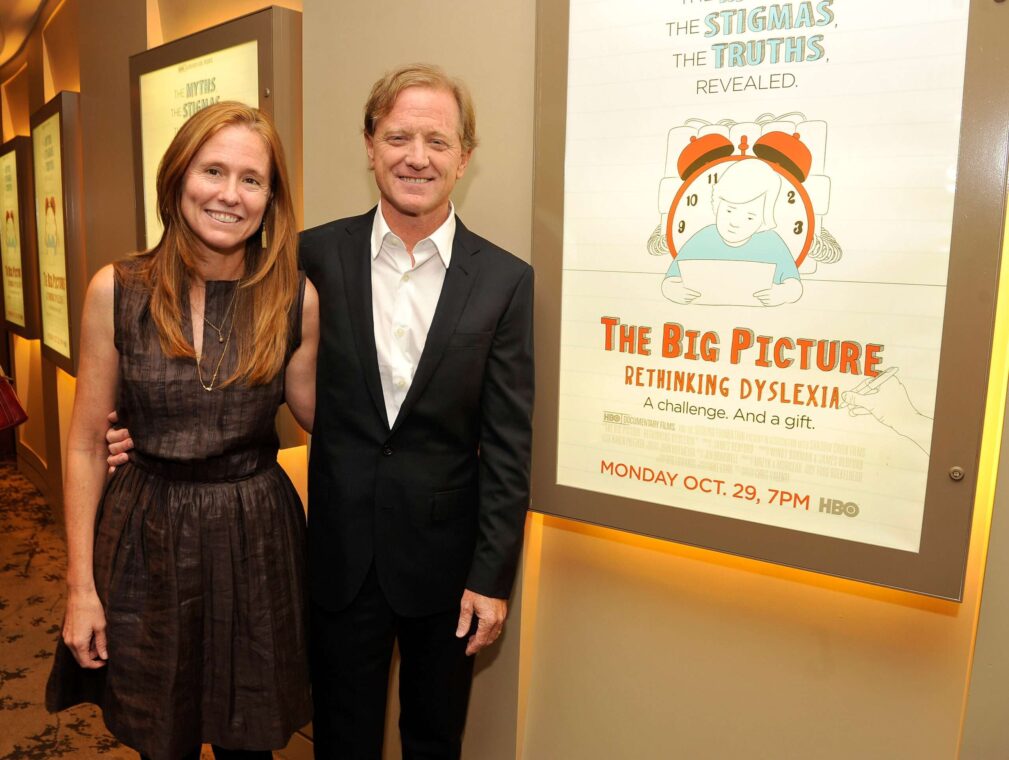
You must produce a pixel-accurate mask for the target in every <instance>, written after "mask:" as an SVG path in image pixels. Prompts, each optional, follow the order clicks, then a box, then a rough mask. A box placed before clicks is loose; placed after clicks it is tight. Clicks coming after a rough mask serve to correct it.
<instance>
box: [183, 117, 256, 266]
mask: <svg viewBox="0 0 1009 760" xmlns="http://www.w3.org/2000/svg"><path fill="white" fill-rule="evenodd" d="M271 173H272V166H271V164H270V154H269V151H268V149H267V145H266V141H265V140H263V138H262V137H260V136H259V135H258V134H256V133H255V132H253V131H252V130H251V129H249V128H247V127H244V126H234V125H232V126H227V127H224V128H223V129H221V130H220V131H219V132H217V133H216V134H215V135H214V136H213V137H211V138H210V139H209V140H207V141H206V142H205V143H204V144H203V146H202V147H201V148H200V149H199V151H197V153H196V155H195V156H193V160H192V161H191V162H190V164H189V168H188V169H187V170H186V179H185V183H184V184H183V186H182V198H181V203H180V204H179V205H180V208H181V211H182V217H183V218H184V219H185V220H186V223H187V224H188V225H189V228H190V229H191V230H192V231H193V233H194V234H195V235H196V237H197V238H198V239H199V241H200V243H201V244H202V246H203V248H204V250H203V251H202V252H203V253H218V254H225V255H227V254H232V253H235V252H237V251H244V250H245V241H246V240H248V238H249V237H251V236H252V235H253V234H255V232H256V231H257V230H258V229H259V225H260V222H261V221H262V219H263V213H264V212H265V211H266V205H267V203H269V201H270V176H271Z"/></svg>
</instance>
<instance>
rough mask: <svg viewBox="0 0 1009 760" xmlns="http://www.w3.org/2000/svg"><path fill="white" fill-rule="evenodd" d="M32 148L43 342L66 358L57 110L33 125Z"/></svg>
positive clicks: (67, 333) (67, 326)
mask: <svg viewBox="0 0 1009 760" xmlns="http://www.w3.org/2000/svg"><path fill="white" fill-rule="evenodd" d="M32 151H33V153H34V163H35V227H36V229H37V231H38V257H39V293H40V297H41V309H40V311H41V312H42V342H43V343H44V344H45V345H46V346H48V347H49V348H51V349H52V350H53V351H55V352H56V353H58V354H60V355H62V356H65V357H66V358H68V359H69V358H70V310H69V305H68V301H67V253H66V226H65V224H64V219H63V160H62V156H61V151H60V115H59V113H55V114H53V115H52V116H50V117H49V118H48V119H46V120H45V121H44V122H42V123H41V124H38V125H37V126H35V127H34V128H33V129H32Z"/></svg>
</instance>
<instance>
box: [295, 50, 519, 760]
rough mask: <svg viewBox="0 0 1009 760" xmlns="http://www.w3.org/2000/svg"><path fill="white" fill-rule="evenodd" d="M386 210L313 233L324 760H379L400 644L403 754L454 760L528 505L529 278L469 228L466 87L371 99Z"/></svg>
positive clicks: (316, 615) (382, 91) (318, 707)
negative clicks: (458, 201)
mask: <svg viewBox="0 0 1009 760" xmlns="http://www.w3.org/2000/svg"><path fill="white" fill-rule="evenodd" d="M364 133H365V134H364V138H365V147H366V149H367V153H368V159H369V162H370V165H371V168H372V170H373V171H374V174H375V182H376V184H377V185H378V189H379V192H380V196H381V200H380V203H379V205H378V207H377V208H376V209H372V210H371V211H369V212H368V213H367V214H365V215H363V216H359V217H354V218H349V219H342V220H339V221H336V222H331V223H329V224H325V225H322V226H321V227H316V228H314V229H311V230H308V231H306V232H305V233H304V234H303V236H302V243H301V246H302V249H301V250H302V260H303V262H304V266H305V269H306V272H307V273H308V275H309V277H310V278H311V279H312V281H313V283H315V285H316V287H317V288H318V290H319V295H320V304H321V306H320V309H321V341H320V352H319V368H318V375H317V377H318V383H317V404H316V417H315V425H314V438H313V442H312V455H311V462H310V466H309V582H310V588H311V596H312V609H311V619H312V641H313V644H312V676H313V690H314V699H315V722H314V729H315V730H314V735H315V745H316V757H319V758H379V757H380V756H381V746H382V736H383V727H384V716H385V704H386V690H387V684H388V672H389V662H390V658H391V655H392V648H393V642H394V640H396V641H398V643H399V650H400V657H401V669H400V704H401V718H400V731H401V736H402V741H403V753H404V757H405V758H407V760H409V759H410V758H454V757H458V756H459V753H460V746H461V737H462V729H463V724H464V721H465V715H466V705H467V701H468V697H469V687H470V681H471V678H472V670H473V659H472V655H473V654H475V653H476V652H478V651H479V650H480V649H482V648H484V647H486V646H487V645H489V644H490V643H492V642H493V641H494V640H495V639H496V638H497V637H498V636H499V635H500V633H501V627H502V625H503V623H504V619H505V615H506V610H507V605H506V601H505V600H506V598H507V597H508V595H509V594H510V592H511V586H512V582H513V579H514V575H515V569H516V565H517V561H518V555H519V549H520V545H521V541H522V532H523V525H524V520H525V511H526V507H527V503H528V496H529V455H530V437H531V427H530V416H531V410H532V395H533V364H532V284H533V277H532V269H531V268H530V267H529V266H528V265H527V264H525V263H523V262H522V261H520V260H519V259H517V258H515V257H513V256H511V255H510V254H508V253H506V252H505V251H503V250H501V249H500V248H498V247H496V246H494V245H493V244H491V243H489V242H487V241H486V240H483V239H482V238H480V237H478V236H476V235H474V234H473V233H472V232H470V231H469V230H468V229H466V228H465V227H464V226H463V224H462V222H461V221H459V219H458V218H457V217H456V216H455V214H454V209H453V206H452V202H451V199H450V198H451V193H452V189H453V187H454V186H455V183H456V181H457V180H458V179H459V178H461V177H462V176H463V173H464V172H465V171H466V167H467V166H468V164H469V161H470V158H471V156H472V153H473V149H474V148H475V147H476V125H475V116H474V112H473V106H472V103H471V101H470V98H469V95H468V93H467V92H466V90H465V89H464V87H463V86H462V85H461V84H460V83H458V82H456V81H453V80H451V79H449V78H448V77H447V76H446V75H445V73H444V72H443V71H441V70H440V69H438V68H435V67H432V66H423V65H417V66H409V67H404V68H401V69H399V70H397V71H394V72H391V73H390V74H388V75H386V76H384V77H383V78H382V79H380V80H379V81H378V82H376V83H375V86H374V87H373V88H372V92H371V96H370V97H369V99H368V103H367V105H366V113H365V126H364Z"/></svg>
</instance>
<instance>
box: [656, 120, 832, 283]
mask: <svg viewBox="0 0 1009 760" xmlns="http://www.w3.org/2000/svg"><path fill="white" fill-rule="evenodd" d="M748 150H749V145H748V144H747V139H746V136H745V135H744V136H743V138H742V141H741V142H740V145H739V151H740V152H739V153H738V154H737V153H736V152H735V146H734V145H733V144H732V142H731V141H730V140H729V139H728V138H727V137H724V136H722V135H719V134H708V135H703V136H701V137H691V138H690V144H689V145H687V147H685V148H684V149H683V151H682V152H681V153H680V156H679V158H678V159H677V162H676V169H677V172H678V174H679V175H680V178H681V179H682V180H683V184H682V185H680V188H679V190H678V191H677V193H676V195H675V196H674V197H673V202H672V203H671V204H670V207H669V214H668V216H667V218H666V243H667V245H668V246H669V251H670V253H672V255H673V258H674V259H675V258H676V255H677V252H678V251H680V250H682V249H683V246H684V244H686V242H687V241H688V240H690V238H691V237H693V236H694V234H695V233H696V232H698V231H699V230H701V229H703V228H704V227H707V226H709V225H713V224H715V209H714V206H713V204H712V197H713V196H714V194H715V193H716V191H718V184H719V182H720V181H723V180H724V181H725V185H723V187H722V189H721V190H722V192H721V193H720V197H722V198H726V199H729V196H730V192H731V190H730V187H729V186H730V185H734V184H736V183H731V182H729V177H730V176H732V174H733V172H734V171H735V170H733V168H732V167H733V166H734V165H735V164H738V163H740V162H744V161H763V162H764V163H765V164H767V165H768V166H769V167H770V168H771V169H772V170H773V171H774V172H775V173H777V175H778V176H779V177H780V179H781V182H780V188H778V193H777V199H776V200H775V201H774V204H773V219H774V226H773V227H769V229H773V230H775V231H776V232H777V233H778V235H779V236H780V237H781V239H782V240H783V241H784V243H785V245H786V246H787V247H788V249H789V251H790V252H791V254H792V257H793V258H794V259H795V265H796V266H799V265H800V264H801V263H802V260H803V259H804V258H805V257H806V254H807V253H808V252H809V248H810V246H811V245H812V242H813V232H814V227H815V224H816V219H815V217H814V215H813V204H812V203H811V202H810V199H809V195H808V194H807V193H806V189H805V188H804V187H803V185H802V183H803V182H804V181H805V179H806V177H807V176H808V175H809V170H810V167H811V165H812V157H811V155H810V152H809V148H807V147H806V145H805V144H804V143H803V142H802V141H801V140H800V139H799V135H798V134H791V135H789V134H786V133H785V132H768V133H767V134H765V135H762V136H761V137H760V138H759V139H758V140H757V141H756V143H754V145H753V155H747V151H748ZM735 173H736V174H737V176H740V175H742V174H744V173H745V174H753V172H738V171H735ZM777 184H778V183H774V185H775V186H777ZM735 192H736V193H737V194H738V193H739V192H740V190H739V188H738V186H737V187H736V188H735ZM754 192H759V191H758V190H753V189H751V192H750V193H745V192H744V196H745V195H749V197H739V198H732V200H733V201H734V202H735V201H749V200H751V199H752V198H753V193H754ZM765 229H768V228H765Z"/></svg>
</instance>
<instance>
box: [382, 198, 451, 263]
mask: <svg viewBox="0 0 1009 760" xmlns="http://www.w3.org/2000/svg"><path fill="white" fill-rule="evenodd" d="M386 235H392V236H393V237H394V238H395V239H396V240H397V241H399V242H400V244H401V245H402V241H401V240H400V239H399V236H398V235H397V234H396V233H395V232H393V231H392V230H391V229H389V225H388V223H387V222H386V221H385V215H384V214H383V213H382V200H381V199H379V201H378V209H377V210H376V211H375V219H374V221H373V222H372V224H371V258H372V261H374V260H375V259H377V258H378V254H379V251H381V250H382V243H384V242H385V237H386ZM424 240H430V241H431V242H432V243H434V247H435V250H437V251H438V255H439V256H440V257H441V261H442V263H443V264H444V265H445V268H446V269H448V265H449V262H450V261H452V243H453V242H454V241H455V204H454V203H452V201H449V203H448V219H446V220H445V221H444V222H442V225H441V226H440V227H439V228H438V229H436V230H435V231H434V232H432V233H431V234H430V235H429V236H428V237H426V238H424ZM422 242H424V241H423V240H421V241H420V242H418V243H417V245H420V243H422Z"/></svg>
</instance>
